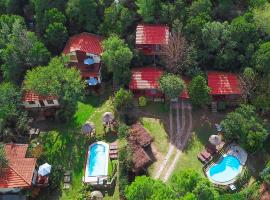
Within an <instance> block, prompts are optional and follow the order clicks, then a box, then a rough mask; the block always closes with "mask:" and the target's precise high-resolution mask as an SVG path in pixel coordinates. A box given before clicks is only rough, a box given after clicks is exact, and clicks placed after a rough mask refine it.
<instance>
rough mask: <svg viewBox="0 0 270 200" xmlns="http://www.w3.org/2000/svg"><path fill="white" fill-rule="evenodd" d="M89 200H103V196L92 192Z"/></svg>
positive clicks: (97, 192) (98, 192)
mask: <svg viewBox="0 0 270 200" xmlns="http://www.w3.org/2000/svg"><path fill="white" fill-rule="evenodd" d="M90 199H91V200H103V195H102V193H101V192H100V191H93V192H91V194H90Z"/></svg>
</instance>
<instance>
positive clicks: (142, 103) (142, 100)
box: [139, 96, 147, 107]
mask: <svg viewBox="0 0 270 200" xmlns="http://www.w3.org/2000/svg"><path fill="white" fill-rule="evenodd" d="M146 104H147V99H146V98H145V97H143V96H141V97H139V106H140V107H144V106H146Z"/></svg>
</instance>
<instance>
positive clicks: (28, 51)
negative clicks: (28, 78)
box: [0, 19, 50, 82]
mask: <svg viewBox="0 0 270 200" xmlns="http://www.w3.org/2000/svg"><path fill="white" fill-rule="evenodd" d="M9 32H10V34H9V35H8V36H6V37H7V40H6V46H5V47H4V48H3V49H2V51H1V54H0V55H1V59H2V61H3V64H2V65H1V69H2V72H3V75H4V79H5V80H7V81H12V82H19V81H21V80H22V76H23V75H24V73H25V71H26V70H27V69H30V68H32V67H34V66H37V65H43V64H47V62H48V60H49V59H50V53H49V51H48V50H47V49H46V48H45V46H44V44H43V43H42V42H40V41H39V39H38V37H37V36H36V35H35V33H33V32H29V31H27V29H26V27H25V25H24V24H22V23H21V20H19V19H17V20H14V23H13V24H12V29H11V31H9Z"/></svg>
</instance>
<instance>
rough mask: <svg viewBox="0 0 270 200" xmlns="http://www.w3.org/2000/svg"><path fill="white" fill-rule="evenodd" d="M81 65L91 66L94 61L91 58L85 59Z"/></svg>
mask: <svg viewBox="0 0 270 200" xmlns="http://www.w3.org/2000/svg"><path fill="white" fill-rule="evenodd" d="M83 63H84V64H85V65H92V64H94V59H93V58H87V59H85V60H84V61H83Z"/></svg>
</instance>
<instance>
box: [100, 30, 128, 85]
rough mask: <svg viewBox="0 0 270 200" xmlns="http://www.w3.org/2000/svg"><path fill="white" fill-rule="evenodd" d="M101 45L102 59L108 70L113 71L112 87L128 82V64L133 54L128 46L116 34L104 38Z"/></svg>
mask: <svg viewBox="0 0 270 200" xmlns="http://www.w3.org/2000/svg"><path fill="white" fill-rule="evenodd" d="M102 46H103V48H104V52H103V54H102V61H103V62H104V64H105V65H106V66H107V68H108V71H109V72H111V73H113V84H114V88H116V87H119V86H124V85H126V84H128V82H129V78H130V69H129V65H130V62H131V59H132V56H133V55H132V52H131V50H130V49H129V47H128V46H127V45H126V44H125V42H124V41H123V40H121V39H120V38H119V37H118V36H116V35H113V36H111V37H109V38H108V39H106V40H104V41H103V42H102Z"/></svg>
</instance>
